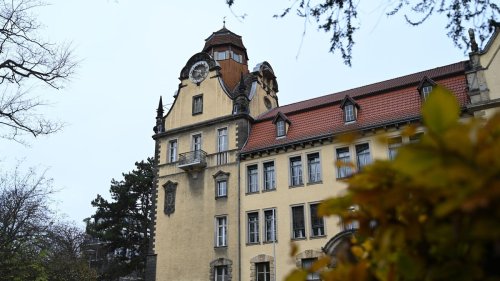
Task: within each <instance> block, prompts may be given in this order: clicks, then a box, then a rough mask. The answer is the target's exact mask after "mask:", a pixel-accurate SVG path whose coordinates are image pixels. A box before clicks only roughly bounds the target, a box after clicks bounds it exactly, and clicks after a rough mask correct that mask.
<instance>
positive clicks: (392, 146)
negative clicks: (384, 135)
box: [387, 137, 403, 160]
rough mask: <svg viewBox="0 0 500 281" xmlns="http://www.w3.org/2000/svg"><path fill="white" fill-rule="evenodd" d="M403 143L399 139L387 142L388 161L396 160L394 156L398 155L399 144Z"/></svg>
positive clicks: (391, 139)
mask: <svg viewBox="0 0 500 281" xmlns="http://www.w3.org/2000/svg"><path fill="white" fill-rule="evenodd" d="M402 143H403V139H402V138H401V137H395V138H390V139H389V140H388V144H387V145H388V147H389V159H390V160H394V158H396V155H397V154H398V149H399V147H401V144H402Z"/></svg>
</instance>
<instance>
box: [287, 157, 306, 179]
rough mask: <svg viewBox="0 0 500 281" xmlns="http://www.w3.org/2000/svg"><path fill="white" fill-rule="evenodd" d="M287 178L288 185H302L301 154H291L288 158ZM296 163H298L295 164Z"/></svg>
mask: <svg viewBox="0 0 500 281" xmlns="http://www.w3.org/2000/svg"><path fill="white" fill-rule="evenodd" d="M288 163H289V169H288V170H289V173H290V176H289V180H290V187H296V186H302V185H304V176H303V175H304V173H303V169H302V156H301V155H297V156H292V157H290V158H289V161H288ZM297 163H298V164H297Z"/></svg>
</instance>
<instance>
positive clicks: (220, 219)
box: [215, 216, 227, 247]
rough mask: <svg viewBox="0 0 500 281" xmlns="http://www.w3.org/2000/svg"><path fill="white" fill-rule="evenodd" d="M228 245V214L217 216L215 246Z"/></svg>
mask: <svg viewBox="0 0 500 281" xmlns="http://www.w3.org/2000/svg"><path fill="white" fill-rule="evenodd" d="M226 246H227V216H217V217H215V247H226Z"/></svg>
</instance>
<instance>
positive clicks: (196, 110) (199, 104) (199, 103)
mask: <svg viewBox="0 0 500 281" xmlns="http://www.w3.org/2000/svg"><path fill="white" fill-rule="evenodd" d="M202 112H203V96H202V95H198V96H194V97H193V115H195V114H200V113H202Z"/></svg>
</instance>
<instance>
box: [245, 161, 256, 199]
mask: <svg viewBox="0 0 500 281" xmlns="http://www.w3.org/2000/svg"><path fill="white" fill-rule="evenodd" d="M247 169H248V170H247V173H248V176H247V180H248V188H247V192H248V193H254V192H259V173H258V170H257V165H252V166H248V168H247Z"/></svg>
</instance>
